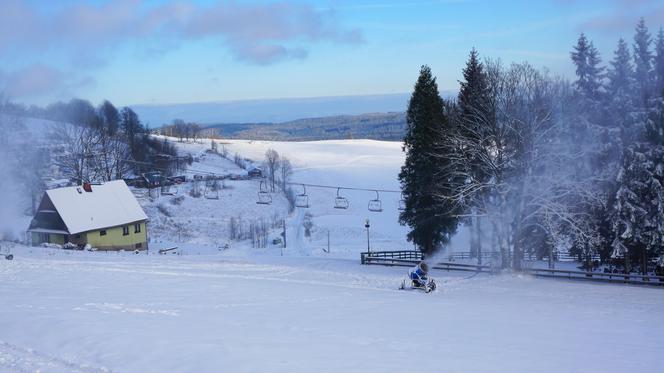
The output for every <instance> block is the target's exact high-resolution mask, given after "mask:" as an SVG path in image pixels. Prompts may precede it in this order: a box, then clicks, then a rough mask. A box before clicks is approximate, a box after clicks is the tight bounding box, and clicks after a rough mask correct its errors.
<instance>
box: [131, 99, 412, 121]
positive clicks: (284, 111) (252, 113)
mask: <svg viewBox="0 0 664 373" xmlns="http://www.w3.org/2000/svg"><path fill="white" fill-rule="evenodd" d="M409 98H410V94H407V93H399V94H389V95H370V96H338V97H310V98H284V99H269V100H246V101H221V102H200V103H190V104H165V105H131V108H132V109H134V111H136V113H137V114H138V115H139V117H140V118H141V121H142V122H143V123H147V124H149V125H150V127H151V128H156V127H160V126H161V125H163V124H169V123H171V122H172V121H173V119H183V120H185V121H187V122H197V123H201V124H214V123H266V122H269V123H281V122H287V121H292V120H296V119H300V118H314V117H328V116H337V115H359V114H363V113H387V112H399V111H404V110H406V106H407V105H408V99H409Z"/></svg>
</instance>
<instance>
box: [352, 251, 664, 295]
mask: <svg viewBox="0 0 664 373" xmlns="http://www.w3.org/2000/svg"><path fill="white" fill-rule="evenodd" d="M360 259H361V261H362V264H366V265H369V264H374V265H384V266H400V267H413V266H415V265H417V263H419V262H420V261H421V260H422V253H421V252H419V251H414V250H404V251H372V252H363V253H361V254H360ZM431 267H432V268H433V269H439V270H444V271H469V272H481V273H492V272H494V269H493V268H492V267H491V266H487V265H476V264H461V263H451V262H439V263H435V264H433V265H431ZM522 272H523V273H527V274H530V275H533V276H537V277H546V278H558V279H566V280H580V281H595V282H604V283H620V284H633V285H650V286H662V287H664V276H649V275H637V274H631V273H629V274H628V273H603V272H586V271H569V270H563V269H548V268H525V269H523V271H522Z"/></svg>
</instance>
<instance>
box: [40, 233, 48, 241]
mask: <svg viewBox="0 0 664 373" xmlns="http://www.w3.org/2000/svg"><path fill="white" fill-rule="evenodd" d="M50 238H51V237H50V236H49V234H48V233H40V234H39V241H40V242H50V240H49V239H50Z"/></svg>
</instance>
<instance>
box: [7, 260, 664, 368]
mask: <svg viewBox="0 0 664 373" xmlns="http://www.w3.org/2000/svg"><path fill="white" fill-rule="evenodd" d="M13 252H14V254H15V259H14V261H11V262H10V261H0V294H1V295H2V299H3V301H2V302H0V371H9V372H12V371H42V372H68V371H74V372H78V371H83V372H96V371H118V372H163V371H174V372H185V371H186V372H229V371H233V372H275V371H278V372H309V371H318V372H340V371H344V372H360V371H362V372H367V371H370V372H414V371H424V372H442V371H444V372H628V371H630V372H636V371H657V370H658V367H659V366H661V346H662V345H663V344H664V313H662V309H663V307H664V297H663V296H662V290H661V289H652V288H640V287H631V286H612V285H608V286H607V285H598V284H586V283H571V282H565V281H554V280H545V279H534V278H530V277H521V276H513V275H502V276H493V277H491V276H487V275H478V276H476V277H473V278H466V277H463V276H467V275H460V274H456V273H447V272H435V273H434V276H435V277H436V278H437V279H438V282H439V284H440V285H439V290H438V291H436V292H434V293H431V294H424V293H421V292H419V291H400V290H397V289H396V287H397V284H398V282H399V280H400V276H401V275H402V274H403V272H404V269H403V268H390V267H372V266H369V267H367V266H361V265H360V264H359V263H358V261H357V260H350V259H325V258H311V257H310V258H297V257H278V256H255V255H246V256H236V255H229V254H217V255H182V256H175V255H172V256H159V255H144V254H142V255H133V254H130V253H124V254H102V253H86V252H63V251H52V250H50V249H36V248H24V247H15V248H14V249H13Z"/></svg>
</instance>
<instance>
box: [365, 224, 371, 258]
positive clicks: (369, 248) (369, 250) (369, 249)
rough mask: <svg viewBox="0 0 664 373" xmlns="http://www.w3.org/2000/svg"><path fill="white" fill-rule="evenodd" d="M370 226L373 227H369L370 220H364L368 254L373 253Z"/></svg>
mask: <svg viewBox="0 0 664 373" xmlns="http://www.w3.org/2000/svg"><path fill="white" fill-rule="evenodd" d="M370 226H371V225H369V219H365V220H364V228H366V229H367V252H368V253H370V252H371V247H370V246H369V227H370Z"/></svg>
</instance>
